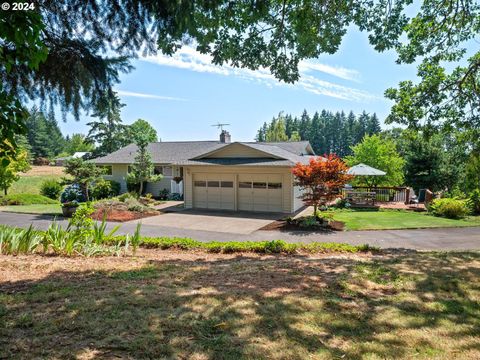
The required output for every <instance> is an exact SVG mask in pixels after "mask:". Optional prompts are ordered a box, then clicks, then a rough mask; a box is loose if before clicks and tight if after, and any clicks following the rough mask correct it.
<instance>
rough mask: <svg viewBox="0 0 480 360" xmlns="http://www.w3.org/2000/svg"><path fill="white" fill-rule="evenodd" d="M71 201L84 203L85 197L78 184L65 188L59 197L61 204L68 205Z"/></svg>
mask: <svg viewBox="0 0 480 360" xmlns="http://www.w3.org/2000/svg"><path fill="white" fill-rule="evenodd" d="M72 201H77V202H84V201H86V198H85V195H84V194H83V191H82V189H81V188H80V185H78V184H72V185H69V186H67V187H66V188H65V190H63V192H62V195H61V196H60V202H61V203H68V202H72Z"/></svg>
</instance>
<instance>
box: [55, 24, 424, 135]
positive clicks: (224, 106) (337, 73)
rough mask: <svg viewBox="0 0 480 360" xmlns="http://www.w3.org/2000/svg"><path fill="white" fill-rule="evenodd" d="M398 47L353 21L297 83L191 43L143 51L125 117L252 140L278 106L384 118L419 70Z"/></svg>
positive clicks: (178, 130) (71, 127) (123, 88)
mask: <svg viewBox="0 0 480 360" xmlns="http://www.w3.org/2000/svg"><path fill="white" fill-rule="evenodd" d="M395 59H396V56H395V53H394V52H393V51H390V52H385V53H378V52H376V51H375V50H374V49H373V48H372V47H371V46H370V45H369V43H368V38H367V34H365V33H361V32H359V31H358V30H356V29H355V28H351V29H350V30H349V32H348V33H347V35H346V36H345V37H344V39H343V42H342V45H341V47H340V49H339V51H338V52H337V53H336V54H334V55H322V56H321V57H319V58H318V59H312V60H308V61H305V62H303V63H302V64H301V73H302V77H301V79H300V81H299V82H298V83H296V84H294V85H287V84H284V83H281V82H279V81H277V80H276V79H274V78H273V77H272V76H271V75H269V73H268V71H262V70H259V71H255V72H254V71H249V70H244V69H233V68H231V67H228V66H226V67H219V66H214V65H212V64H211V63H210V61H209V60H210V59H209V57H208V56H206V55H201V54H198V53H196V52H195V50H194V49H193V48H190V47H185V48H183V49H182V50H181V51H180V52H179V53H177V54H176V55H175V56H174V57H167V56H164V55H161V54H158V55H157V56H155V57H151V58H146V59H145V58H143V59H137V60H135V61H134V62H133V65H134V66H135V70H133V71H132V72H131V73H129V74H125V75H122V77H121V83H120V84H119V85H118V86H117V87H116V90H117V91H118V92H119V94H120V96H121V99H122V101H123V103H125V104H126V106H125V107H124V108H123V109H122V119H123V121H124V123H126V124H130V123H132V122H133V121H135V120H136V119H138V118H142V119H145V120H147V121H149V122H150V123H151V124H152V126H153V127H155V129H156V130H157V132H158V134H159V137H160V138H161V139H162V140H163V141H174V140H211V139H217V137H218V133H219V131H218V130H217V129H216V128H215V127H212V126H211V125H212V124H215V123H218V122H221V123H229V124H231V125H230V126H229V127H228V130H229V131H230V133H231V135H232V140H234V141H242V140H243V141H248V140H253V139H254V137H255V134H256V131H257V129H258V128H259V127H260V126H261V125H262V124H263V122H265V121H269V120H270V119H271V118H272V116H274V115H276V114H278V113H279V112H280V111H284V112H286V113H292V114H295V115H300V114H301V113H302V111H303V109H306V110H307V111H308V112H309V113H311V114H313V112H314V111H315V110H322V109H327V110H331V111H339V110H344V111H350V110H353V111H354V112H355V113H359V112H361V111H362V110H366V111H367V112H369V113H373V112H376V113H377V115H378V116H379V118H380V119H381V120H383V119H384V118H385V117H386V115H387V114H388V112H389V109H390V106H391V104H390V102H389V101H388V100H386V99H385V98H384V97H383V92H384V90H385V89H387V88H388V87H392V86H396V85H397V84H398V82H399V81H401V80H407V79H412V80H414V79H415V78H416V76H415V74H416V69H415V65H401V66H400V65H397V64H396V63H395ZM90 120H91V118H90V117H88V116H86V115H85V116H83V117H82V118H81V120H80V121H78V122H76V121H74V120H73V119H68V121H67V122H66V123H64V122H61V121H60V124H59V125H60V127H61V129H62V131H63V133H64V134H72V133H76V132H82V133H87V132H88V127H87V126H86V125H85V124H86V123H87V122H89V121H90Z"/></svg>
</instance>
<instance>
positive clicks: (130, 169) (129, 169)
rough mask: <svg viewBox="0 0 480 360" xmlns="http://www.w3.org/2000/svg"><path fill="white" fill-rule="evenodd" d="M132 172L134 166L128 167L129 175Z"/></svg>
mask: <svg viewBox="0 0 480 360" xmlns="http://www.w3.org/2000/svg"><path fill="white" fill-rule="evenodd" d="M131 172H133V166H131V165H128V167H127V173H129V174H130V173H131Z"/></svg>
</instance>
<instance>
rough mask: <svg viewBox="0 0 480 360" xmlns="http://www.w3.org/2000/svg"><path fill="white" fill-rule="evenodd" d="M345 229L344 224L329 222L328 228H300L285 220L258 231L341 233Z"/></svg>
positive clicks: (277, 221)
mask: <svg viewBox="0 0 480 360" xmlns="http://www.w3.org/2000/svg"><path fill="white" fill-rule="evenodd" d="M344 229H345V223H344V222H342V221H336V220H334V221H331V222H330V223H329V226H328V227H316V226H312V227H309V228H306V227H301V226H298V225H295V224H292V223H289V222H287V221H286V220H276V221H274V222H271V223H270V224H267V225H265V226H264V227H261V228H260V229H259V230H266V231H272V230H275V231H324V232H330V231H343V230H344Z"/></svg>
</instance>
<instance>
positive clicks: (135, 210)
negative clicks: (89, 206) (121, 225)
mask: <svg viewBox="0 0 480 360" xmlns="http://www.w3.org/2000/svg"><path fill="white" fill-rule="evenodd" d="M94 208H95V212H94V213H93V214H92V219H95V220H102V219H104V218H105V219H106V220H107V221H118V222H124V221H130V220H136V219H142V218H145V217H150V216H155V215H159V214H160V212H159V211H157V210H155V209H152V208H150V207H148V206H145V205H142V204H141V203H140V202H138V201H137V200H135V199H132V198H128V199H126V201H118V200H103V201H99V202H97V203H95V204H94Z"/></svg>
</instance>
